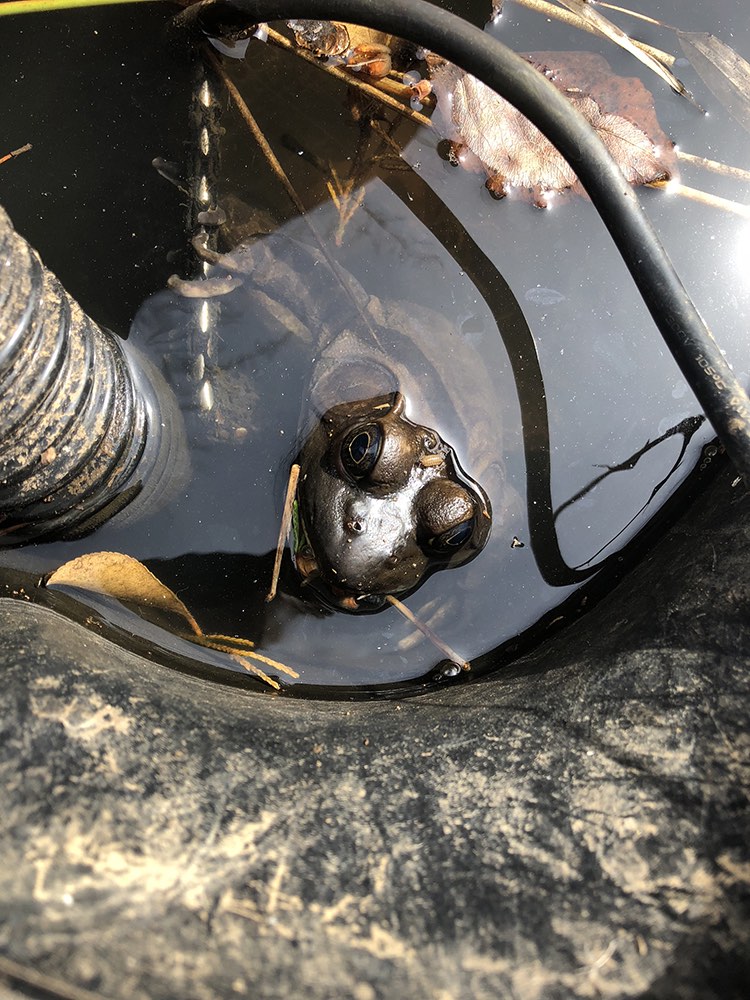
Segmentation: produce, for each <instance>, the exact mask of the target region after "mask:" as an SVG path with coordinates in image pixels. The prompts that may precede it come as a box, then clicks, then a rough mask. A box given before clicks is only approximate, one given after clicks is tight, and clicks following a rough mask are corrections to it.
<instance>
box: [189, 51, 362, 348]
mask: <svg viewBox="0 0 750 1000" xmlns="http://www.w3.org/2000/svg"><path fill="white" fill-rule="evenodd" d="M206 55H207V58H208V60H209V62H210V63H211V65H212V66H213V67H214V69H215V70H216V72H217V73H218V74H219V76H220V77H221V79H222V80H223V82H224V85H225V87H226V88H227V91H228V92H229V94H230V96H231V98H232V100H233V101H234V103H235V105H236V107H237V110H238V111H239V113H240V115H241V116H242V118H243V119H244V121H245V124H246V125H247V127H248V128H249V129H250V132H251V133H252V136H253V138H254V139H255V141H256V142H257V143H258V145H259V146H260V148H261V150H262V152H263V155H264V156H265V158H266V160H267V162H268V165H269V166H270V167H271V169H272V170H273V172H274V174H275V175H276V177H277V178H278V180H279V182H280V183H281V185H282V187H283V188H284V190H285V191H286V193H287V195H288V196H289V200H290V201H291V202H292V204H293V205H294V207H295V208H296V209H297V211H298V212H299V214H300V218H301V219H302V220H303V221H304V222H305V223H306V225H307V228H308V229H309V230H310V233H311V235H312V237H313V239H314V240H315V242H316V244H317V246H318V249H319V250H320V252H321V254H322V256H323V257H324V259H325V261H326V263H327V264H328V266H329V267H330V269H331V273H332V274H333V275H334V276H335V277H336V280H337V281H338V282H339V284H340V285H341V287H342V289H343V291H344V293H345V294H346V296H347V298H348V299H349V300H350V301H351V302H352V303H353V304H354V307H355V309H356V310H357V312H358V313H359V316H360V318H361V319H362V322H363V323H364V324H365V327H366V328H367V329H368V330H369V331H370V332H371V334H372V336H373V337H374V338H375V340H377V335H376V333H375V331H374V329H373V327H372V323H371V322H370V319H369V317H368V316H367V314H366V313H365V311H364V309H363V308H362V304H361V303H360V302H359V301H358V300H357V299H356V297H355V296H354V295H353V294H352V291H351V289H350V287H349V285H348V283H347V282H346V281H343V280H342V279H341V276H340V273H339V268H338V265H337V263H336V261H335V260H334V259H333V257H332V256H331V254H330V253H329V251H328V248H327V247H326V245H325V243H324V242H323V240H321V238H320V236H319V235H318V232H317V230H316V229H315V227H314V226H313V224H312V222H311V221H310V218H309V216H308V215H307V212H306V210H305V206H304V204H303V203H302V199H301V198H300V196H299V195H298V194H297V191H296V189H295V187H294V185H293V184H292V182H291V181H290V180H289V178H288V177H287V174H286V172H285V170H284V168H283V167H282V166H281V163H279V160H278V158H277V156H276V154H275V153H274V151H273V150H272V149H271V146H270V145H269V142H268V140H267V139H266V137H265V135H264V134H263V132H262V130H261V127H260V125H258V123H257V121H256V120H255V117H254V116H253V113H252V112H251V110H250V108H249V107H248V106H247V104H246V103H245V99H244V98H243V96H242V94H241V93H240V92H239V90H238V89H237V87H236V86H235V85H234V83H233V82H232V81H231V80H230V79H229V76H228V75H227V73H226V71H225V69H224V67H223V66H222V64H221V61H220V59H219V58H218V56H216V55H214V53H213V52H211V51H209V50H206Z"/></svg>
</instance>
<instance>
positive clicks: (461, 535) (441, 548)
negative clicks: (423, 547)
mask: <svg viewBox="0 0 750 1000" xmlns="http://www.w3.org/2000/svg"><path fill="white" fill-rule="evenodd" d="M473 533H474V518H473V517H471V518H469V520H468V521H463V522H462V523H461V524H454V525H453V526H452V527H451V528H448V529H447V531H443V532H442V533H441V534H439V535H435V536H434V537H433V538H429V539H428V540H427V544H428V545H429V547H430V548H431V549H436V550H437V551H438V552H445V553H446V554H447V553H450V552H455V551H457V550H458V549H460V548H463V546H464V545H466V543H467V542H468V541H469V539H470V538H471V536H472V534H473Z"/></svg>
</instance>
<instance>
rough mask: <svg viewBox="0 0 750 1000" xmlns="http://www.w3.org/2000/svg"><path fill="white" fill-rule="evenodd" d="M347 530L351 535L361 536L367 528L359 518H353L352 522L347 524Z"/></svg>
mask: <svg viewBox="0 0 750 1000" xmlns="http://www.w3.org/2000/svg"><path fill="white" fill-rule="evenodd" d="M346 530H347V531H348V532H349V534H350V535H360V534H362V532H363V531H364V530H365V526H364V524H363V522H362V521H360V520H359V518H352V520H351V521H347V522H346Z"/></svg>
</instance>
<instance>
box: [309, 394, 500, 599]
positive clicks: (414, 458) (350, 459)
mask: <svg viewBox="0 0 750 1000" xmlns="http://www.w3.org/2000/svg"><path fill="white" fill-rule="evenodd" d="M404 409H405V400H404V397H403V396H402V395H401V393H399V392H395V393H391V394H389V395H386V396H376V397H373V398H371V399H364V400H358V401H356V402H352V403H342V404H340V405H338V406H334V407H332V408H331V409H330V410H328V411H327V412H326V413H325V414H324V415H323V417H322V418H321V419H320V421H319V422H318V424H317V425H316V427H315V428H314V430H313V431H312V433H311V434H310V436H309V437H308V438H307V440H306V441H305V443H304V445H303V447H302V451H301V454H300V459H299V462H300V477H299V486H298V488H297V502H296V517H295V531H294V557H295V563H296V566H297V569H298V571H299V573H300V575H301V577H302V578H303V580H305V581H307V582H309V583H310V584H311V585H312V586H314V587H315V589H316V590H317V591H318V592H319V593H320V594H321V596H322V597H323V599H324V600H325V601H326V603H327V604H329V605H330V606H331V607H334V608H336V609H338V610H343V611H351V612H362V611H377V610H378V609H380V608H381V607H383V605H384V604H385V602H386V597H387V595H393V596H397V595H403V594H405V593H407V592H409V591H412V590H414V589H415V587H417V586H419V584H420V583H421V582H422V581H423V580H424V579H425V578H426V577H427V576H428V575H429V574H430V573H432V572H434V571H435V570H437V569H443V568H446V567H449V566H458V565H460V564H461V563H465V562H467V561H468V560H469V559H472V558H473V557H474V556H475V555H477V553H478V552H480V551H481V549H482V548H483V547H484V545H485V543H486V541H487V538H488V537H489V533H490V527H491V523H492V521H491V512H490V504H489V500H488V499H487V496H486V494H485V493H484V491H483V490H482V488H481V487H480V486H479V485H478V484H477V483H475V482H473V481H472V480H471V479H470V478H469V477H468V476H467V475H466V474H465V473H464V472H463V471H462V470H461V468H460V466H459V464H458V461H457V459H456V456H455V454H454V452H453V449H452V448H451V447H450V445H448V444H446V442H445V441H443V440H442V439H441V438H440V436H439V435H438V434H437V433H436V432H435V431H434V430H431V429H430V428H429V427H423V426H420V425H419V424H415V423H413V422H412V421H411V420H409V419H407V417H406V416H404Z"/></svg>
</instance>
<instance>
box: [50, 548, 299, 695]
mask: <svg viewBox="0 0 750 1000" xmlns="http://www.w3.org/2000/svg"><path fill="white" fill-rule="evenodd" d="M46 586H47V587H50V588H52V589H55V588H57V587H76V588H78V589H80V590H88V591H91V592H92V593H96V594H107V595H108V596H110V597H114V598H115V599H116V600H118V601H127V602H128V603H129V604H135V605H137V606H140V607H145V608H156V609H158V610H159V611H166V612H168V613H169V614H173V615H176V616H177V617H179V618H180V619H182V620H183V621H184V622H185V623H186V624H187V626H188V628H189V629H190V632H189V633H188V634H186V635H184V636H183V638H185V639H187V640H188V641H189V642H194V643H196V644H197V645H199V646H204V647H206V648H207V649H214V650H216V651H217V652H220V653H226V654H227V655H228V656H231V658H232V659H233V660H235V661H236V662H237V663H239V664H240V666H241V667H242V668H243V669H244V670H247V671H249V672H250V673H253V674H255V675H256V676H257V677H259V678H260V679H261V680H262V681H264V682H265V683H266V684H268V685H269V686H270V687H272V688H274V689H275V690H278V689H279V687H280V685H279V683H278V682H277V681H275V680H273V678H271V677H269V676H268V674H266V673H265V672H264V671H263V670H261V668H260V667H259V666H257V664H256V662H254V661H258V662H260V663H264V664H266V665H267V666H270V667H274V668H275V669H277V670H279V671H280V672H281V673H285V674H287V675H288V676H289V677H299V674H298V673H297V672H296V671H295V670H292V669H291V667H287V666H286V665H285V664H284V663H281V662H279V661H278V660H272V659H271V658H270V657H268V656H264V655H263V654H261V653H257V652H255V651H254V649H253V646H254V643H253V642H252V641H251V640H250V639H242V638H239V637H237V636H226V635H210V634H209V635H206V634H205V633H204V632H203V630H202V629H201V627H200V625H199V624H198V622H197V621H196V620H195V618H193V616H192V615H191V613H190V612H189V611H188V609H187V608H186V607H185V605H184V604H183V603H182V601H181V600H180V598H179V597H178V596H177V595H176V594H175V593H174V592H173V591H171V590H170V589H169V587H167V586H165V585H164V584H163V583H162V582H161V581H160V580H158V579H157V578H156V577H155V576H154V574H153V573H152V572H151V571H150V570H148V569H146V567H145V566H144V565H143V563H141V562H139V561H138V560H137V559H134V558H133V557H132V556H128V555H125V554H124V553H122V552H92V553H90V554H89V555H85V556H79V557H78V558H77V559H71V560H70V562H66V563H63V565H62V566H60V567H59V569H56V570H55V572H54V573H52V574H51V575H50V576H49V577H48V579H47V582H46Z"/></svg>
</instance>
